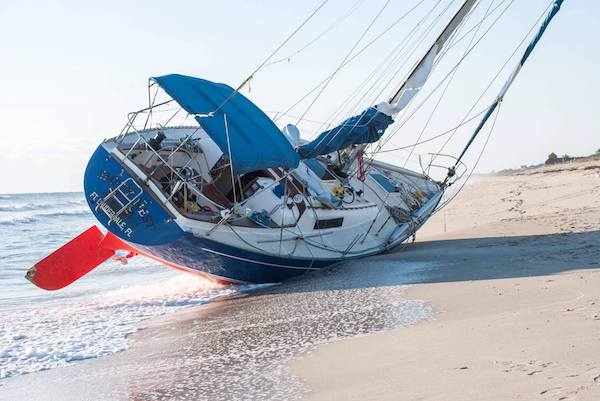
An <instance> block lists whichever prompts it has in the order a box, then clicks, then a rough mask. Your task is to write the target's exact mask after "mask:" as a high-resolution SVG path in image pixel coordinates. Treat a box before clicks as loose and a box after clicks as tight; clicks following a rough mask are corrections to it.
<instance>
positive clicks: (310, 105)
mask: <svg viewBox="0 0 600 401" xmlns="http://www.w3.org/2000/svg"><path fill="white" fill-rule="evenodd" d="M390 1H391V0H386V2H385V4H384V5H383V7H381V9H380V10H379V12H378V13H377V14H376V15H375V17H374V18H373V19H372V20H371V22H370V23H369V25H368V26H367V28H366V29H365V30H364V31H363V33H362V35H360V37H359V38H358V40H357V41H356V42H355V43H354V45H353V46H352V48H351V49H350V51H348V53H347V54H346V56H345V57H344V59H343V60H342V62H341V63H340V64H339V65H338V67H337V68H336V69H335V71H333V73H332V74H331V75H330V76H329V78H328V80H327V82H325V85H323V86H322V87H321V90H320V91H319V93H317V95H316V96H315V98H314V99H313V100H312V102H311V103H310V104H309V105H308V107H307V108H306V110H305V111H304V113H303V114H302V115H301V116H300V119H299V120H298V121H297V122H296V125H298V124H299V123H300V122H301V121H302V119H303V118H304V116H306V114H307V113H308V112H309V110H310V109H311V108H312V106H313V105H314V104H315V102H316V101H317V99H319V97H320V96H321V95H322V94H323V92H324V91H325V89H327V87H328V86H329V84H330V83H331V81H332V80H333V78H334V77H335V76H336V74H337V73H338V72H339V71H340V70H341V69H342V67H343V66H344V63H345V62H346V60H348V58H349V57H350V56H351V55H352V52H354V49H356V47H357V46H358V45H359V44H360V42H361V41H362V40H363V38H364V37H365V35H366V34H367V33H368V32H369V30H371V27H372V26H373V25H374V24H375V21H377V19H378V18H379V16H380V15H381V14H382V13H383V11H384V10H385V9H386V8H387V6H388V5H389V4H390Z"/></svg>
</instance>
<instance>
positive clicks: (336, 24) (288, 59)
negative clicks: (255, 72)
mask: <svg viewBox="0 0 600 401" xmlns="http://www.w3.org/2000/svg"><path fill="white" fill-rule="evenodd" d="M364 2H365V0H358V1H356V2H355V3H354V4H353V5H352V6H351V7H350V9H349V10H348V12H346V14H344V15H342V16H341V17H340V18H338V19H337V20H335V21H334V22H333V24H331V25H330V26H329V27H328V28H326V29H325V30H324V31H322V32H321V33H319V34H318V35H317V36H316V37H314V38H313V39H312V40H311V41H309V42H308V43H307V44H306V45H304V46H302V47H301V48H299V49H298V50H296V51H294V52H292V53H291V54H290V55H288V56H286V57H282V58H280V59H277V60H274V61H271V62H270V63H267V64H265V67H268V66H271V65H274V64H278V63H281V62H284V61H288V62H289V61H290V59H291V58H292V57H294V56H296V55H298V54H300V53H301V52H303V51H304V50H306V49H307V48H309V47H310V46H312V45H313V44H315V43H316V42H317V41H319V39H321V38H322V37H323V36H325V35H326V34H328V33H329V32H331V31H332V30H333V29H334V28H335V27H337V26H338V25H339V24H340V23H342V21H344V20H345V19H346V18H348V17H350V16H351V15H352V14H354V12H355V11H356V10H357V9H359V8H360V6H362V3H364Z"/></svg>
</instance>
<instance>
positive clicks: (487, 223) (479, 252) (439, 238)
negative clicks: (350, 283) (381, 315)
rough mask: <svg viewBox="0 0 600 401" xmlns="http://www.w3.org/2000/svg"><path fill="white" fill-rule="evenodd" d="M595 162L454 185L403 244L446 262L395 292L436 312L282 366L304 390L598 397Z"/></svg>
mask: <svg viewBox="0 0 600 401" xmlns="http://www.w3.org/2000/svg"><path fill="white" fill-rule="evenodd" d="M599 172H600V162H586V163H572V164H565V165H560V166H556V167H551V168H540V169H536V170H530V171H525V172H521V173H517V174H513V175H509V176H498V177H491V178H482V179H480V180H479V181H478V182H476V183H474V184H471V185H468V186H466V187H465V188H464V189H463V191H462V192H461V193H460V194H459V196H458V198H457V199H456V200H455V201H454V202H453V203H452V204H451V205H450V206H448V207H447V208H446V210H445V211H442V212H440V213H438V214H437V215H436V216H435V217H434V218H433V219H432V220H431V221H430V222H429V223H428V224H427V225H426V226H425V227H424V229H423V230H422V231H421V232H419V238H418V239H419V241H418V242H417V243H416V244H415V245H414V246H411V247H410V248H409V249H407V250H406V252H405V253H404V254H403V259H406V260H409V261H424V260H434V261H436V262H437V263H438V264H439V265H441V266H446V268H443V267H442V268H440V269H439V270H440V275H439V279H436V276H435V274H434V275H433V276H430V277H428V278H427V281H429V283H426V284H417V285H414V286H413V287H411V288H410V290H409V291H408V293H407V294H406V295H407V297H408V298H411V299H426V300H429V301H430V302H431V304H432V305H433V307H434V308H435V309H436V310H437V311H438V314H437V315H436V318H435V319H433V320H430V321H427V322H424V323H419V324H417V325H415V326H413V327H410V328H401V329H397V330H394V331H388V332H384V333H379V334H374V335H370V336H364V337H358V338H352V339H347V340H343V341H338V342H335V343H331V344H327V345H324V346H321V347H319V348H318V349H317V351H315V352H312V353H311V354H310V355H308V356H306V357H304V358H302V359H301V360H299V361H297V362H295V363H294V364H293V365H292V369H293V371H294V372H295V373H296V374H298V375H299V376H300V377H302V378H303V379H304V381H305V383H307V385H308V387H310V388H311V391H310V393H308V395H307V397H306V399H307V400H538V399H539V400H590V401H591V400H593V401H598V400H600V177H599ZM390 257H394V255H389V254H388V255H383V256H382V257H381V258H390ZM396 257H397V254H396ZM453 266H454V267H453ZM453 268H454V269H455V272H456V274H455V275H454V276H453V275H452V274H451V273H449V271H451V270H452V269H453ZM441 272H443V273H441Z"/></svg>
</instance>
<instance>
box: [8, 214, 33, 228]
mask: <svg viewBox="0 0 600 401" xmlns="http://www.w3.org/2000/svg"><path fill="white" fill-rule="evenodd" d="M36 221H38V219H37V218H36V217H35V216H9V217H2V218H0V226H16V225H18V224H29V223H34V222H36Z"/></svg>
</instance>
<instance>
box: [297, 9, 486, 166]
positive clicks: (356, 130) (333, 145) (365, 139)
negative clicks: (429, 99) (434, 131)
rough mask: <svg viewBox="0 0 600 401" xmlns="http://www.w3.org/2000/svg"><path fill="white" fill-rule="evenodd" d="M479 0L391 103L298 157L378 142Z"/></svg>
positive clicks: (436, 44)
mask: <svg viewBox="0 0 600 401" xmlns="http://www.w3.org/2000/svg"><path fill="white" fill-rule="evenodd" d="M477 1H478V0H466V1H465V2H464V3H463V5H462V6H461V7H460V9H459V10H458V11H457V12H456V14H455V15H454V17H453V18H452V19H451V20H450V22H449V23H448V25H446V27H445V28H444V30H443V31H442V32H441V33H440V35H439V36H438V37H437V39H436V41H435V42H434V44H433V45H432V46H431V48H430V49H429V50H428V51H427V53H425V56H423V58H422V59H421V60H420V61H419V62H418V63H417V64H416V65H415V67H414V68H413V70H412V72H411V73H410V74H409V76H408V78H407V79H406V80H405V81H404V83H403V84H402V86H401V87H400V88H399V89H398V90H397V91H396V92H395V93H394V95H393V96H392V97H391V98H390V100H389V101H388V102H381V103H379V104H378V105H376V106H374V107H369V108H368V109H367V110H365V111H363V112H362V113H361V114H359V115H357V116H354V117H351V118H349V119H347V120H345V121H344V122H342V123H341V124H340V125H339V126H337V127H335V128H333V129H330V130H328V131H325V132H322V133H321V134H319V136H318V137H317V138H316V139H314V140H313V141H311V142H309V143H307V144H305V145H303V146H300V147H299V148H298V153H299V154H300V157H301V158H303V159H308V158H314V157H317V156H319V155H326V154H328V153H331V152H335V151H337V150H341V149H344V148H347V147H349V146H352V145H358V144H367V143H372V142H377V141H378V140H379V139H380V138H381V137H382V136H383V134H384V133H385V130H386V129H387V127H388V126H389V125H391V124H392V123H393V122H394V120H393V117H394V116H395V115H396V114H398V113H399V112H400V111H401V110H402V109H404V108H405V107H406V106H407V105H408V104H409V103H410V102H411V100H412V99H413V98H414V97H415V96H416V95H417V93H419V91H420V90H421V88H422V87H423V85H424V84H425V82H426V81H427V78H429V75H430V74H431V71H432V69H433V66H434V64H435V62H436V61H437V59H438V56H439V55H440V54H441V52H442V50H443V48H444V45H445V44H446V42H447V41H448V39H450V37H451V36H452V34H453V33H454V32H455V31H456V29H457V28H458V27H459V26H460V25H461V23H462V22H463V21H464V19H465V17H466V16H467V15H468V14H469V12H470V11H471V9H472V8H473V6H474V5H475V4H476V3H477Z"/></svg>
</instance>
